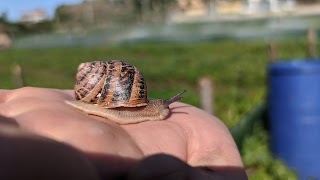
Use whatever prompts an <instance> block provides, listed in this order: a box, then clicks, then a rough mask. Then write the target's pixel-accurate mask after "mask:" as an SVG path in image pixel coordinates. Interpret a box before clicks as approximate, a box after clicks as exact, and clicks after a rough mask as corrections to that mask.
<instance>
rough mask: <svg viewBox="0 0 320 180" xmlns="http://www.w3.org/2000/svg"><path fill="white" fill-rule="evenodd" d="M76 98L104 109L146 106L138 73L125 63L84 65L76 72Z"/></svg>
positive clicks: (91, 63)
mask: <svg viewBox="0 0 320 180" xmlns="http://www.w3.org/2000/svg"><path fill="white" fill-rule="evenodd" d="M75 96H76V99H77V100H80V101H82V102H86V103H91V104H97V105H99V106H101V107H103V108H116V107H139V106H146V105H147V85H146V82H145V80H144V78H143V76H142V74H141V73H140V72H139V70H138V69H137V68H136V67H135V66H133V65H130V64H128V63H126V62H123V61H120V60H113V61H108V62H103V61H93V62H86V63H82V64H80V65H79V68H78V73H77V81H76V85H75Z"/></svg>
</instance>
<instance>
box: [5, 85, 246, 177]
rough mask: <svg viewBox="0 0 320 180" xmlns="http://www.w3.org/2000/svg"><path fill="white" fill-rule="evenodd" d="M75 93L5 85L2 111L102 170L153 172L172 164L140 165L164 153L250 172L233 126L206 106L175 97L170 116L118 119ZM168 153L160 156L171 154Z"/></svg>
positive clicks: (215, 167)
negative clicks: (74, 102) (93, 110)
mask: <svg viewBox="0 0 320 180" xmlns="http://www.w3.org/2000/svg"><path fill="white" fill-rule="evenodd" d="M73 98H74V97H73V92H72V91H70V90H57V89H43V88H21V89H17V90H0V115H1V116H3V117H6V118H10V119H11V120H13V121H15V122H16V124H17V126H19V128H20V129H23V130H26V131H29V132H32V133H34V134H36V135H40V136H44V137H46V138H48V139H53V140H54V141H58V142H60V143H63V144H67V145H71V146H72V147H73V148H75V149H77V150H79V151H80V152H81V153H83V154H84V156H86V157H88V159H90V161H91V162H92V163H93V164H94V165H95V167H97V169H98V171H99V172H100V173H101V174H108V173H113V174H121V173H124V172H128V171H130V170H132V167H136V169H137V170H139V171H141V170H142V171H143V170H145V169H148V168H151V169H149V170H148V172H149V173H151V172H153V171H165V168H168V169H170V167H168V165H162V166H163V167H162V166H161V163H159V164H155V165H154V166H155V167H154V168H152V165H149V164H148V162H146V163H147V164H148V166H144V164H140V165H139V166H137V164H138V163H139V162H140V161H141V160H143V159H145V158H146V157H150V156H152V155H156V154H160V153H161V154H166V155H163V156H169V157H172V160H173V159H174V160H175V161H177V162H180V161H181V164H183V163H186V164H188V165H190V166H191V167H205V168H207V169H212V170H214V171H222V172H231V171H232V170H234V169H236V171H235V172H234V173H233V172H231V173H228V174H229V175H230V176H233V175H234V176H237V177H243V178H245V173H244V171H243V166H242V163H241V159H240V155H239V153H238V150H237V147H236V145H235V143H234V141H233V139H232V137H231V135H230V133H229V131H228V129H227V128H226V127H225V126H224V124H223V123H222V122H221V121H220V120H218V119H217V118H215V117H213V116H211V115H210V114H207V113H205V112H204V111H202V110H200V109H197V108H195V107H193V106H190V105H187V104H183V103H174V104H172V105H171V106H170V109H171V112H172V113H171V115H170V117H169V118H168V119H166V120H163V121H147V122H143V123H137V124H130V125H118V124H116V123H114V122H112V121H110V120H107V119H105V118H102V117H98V116H92V115H87V114H85V113H83V112H80V111H78V110H76V109H74V108H72V107H70V106H68V105H66V104H65V103H64V100H66V99H73ZM163 156H158V159H157V158H156V160H155V161H161V159H165V158H163ZM169 159H170V158H169ZM151 164H152V163H151ZM169 164H170V163H169ZM157 166H159V167H157ZM139 168H140V169H139ZM141 168H142V169H141ZM159 169H160V170H159ZM153 173H156V172H153ZM158 173H160V174H161V172H158ZM239 174H240V175H242V176H239Z"/></svg>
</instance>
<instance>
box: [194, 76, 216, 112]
mask: <svg viewBox="0 0 320 180" xmlns="http://www.w3.org/2000/svg"><path fill="white" fill-rule="evenodd" d="M198 85H199V90H200V101H201V108H202V109H203V110H205V111H207V112H208V113H210V114H213V113H214V103H213V102H214V90H213V89H214V88H213V83H212V80H211V78H209V77H207V76H205V77H201V78H200V79H199V81H198Z"/></svg>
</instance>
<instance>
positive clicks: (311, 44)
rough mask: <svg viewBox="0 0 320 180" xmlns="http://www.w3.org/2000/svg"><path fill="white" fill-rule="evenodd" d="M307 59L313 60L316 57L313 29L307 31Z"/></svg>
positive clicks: (314, 31) (315, 38)
mask: <svg viewBox="0 0 320 180" xmlns="http://www.w3.org/2000/svg"><path fill="white" fill-rule="evenodd" d="M307 43H308V45H307V48H308V50H307V57H308V58H310V59H314V58H316V56H317V31H316V30H315V29H312V28H310V29H308V32H307Z"/></svg>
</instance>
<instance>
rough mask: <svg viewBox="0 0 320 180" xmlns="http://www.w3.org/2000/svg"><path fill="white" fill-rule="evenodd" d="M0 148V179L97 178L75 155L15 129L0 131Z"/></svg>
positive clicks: (78, 155)
mask: <svg viewBox="0 0 320 180" xmlns="http://www.w3.org/2000/svg"><path fill="white" fill-rule="evenodd" d="M9 129H10V130H9ZM0 147H1V148H0V159H1V161H0V169H1V171H0V179H22V180H23V179H79V180H80V179H90V180H91V179H92V180H95V179H99V177H98V175H97V172H96V171H95V169H94V168H93V166H92V165H91V163H90V162H89V161H88V160H87V159H86V158H84V157H83V156H82V155H81V154H80V153H79V152H77V151H75V150H74V149H72V148H70V147H69V146H66V145H63V144H60V143H57V142H54V141H50V140H48V139H45V138H42V137H39V136H34V135H32V134H30V133H27V132H24V131H21V130H19V129H17V128H5V129H1V128H0Z"/></svg>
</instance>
